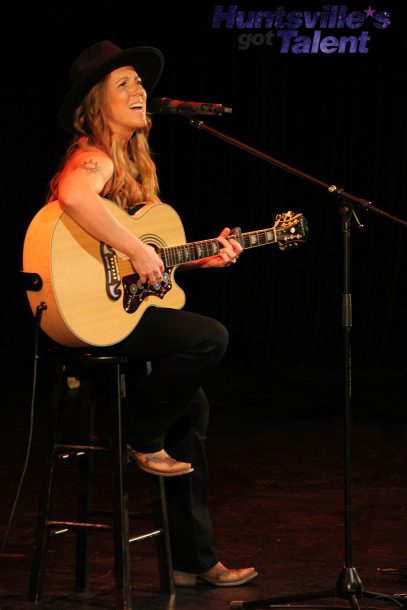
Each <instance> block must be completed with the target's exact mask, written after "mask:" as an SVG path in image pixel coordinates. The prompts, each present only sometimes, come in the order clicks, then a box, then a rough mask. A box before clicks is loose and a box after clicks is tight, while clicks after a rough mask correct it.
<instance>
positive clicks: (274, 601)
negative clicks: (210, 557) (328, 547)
mask: <svg viewBox="0 0 407 610" xmlns="http://www.w3.org/2000/svg"><path fill="white" fill-rule="evenodd" d="M329 597H338V598H340V599H346V600H348V602H349V604H350V606H351V608H352V610H360V606H359V602H358V600H359V599H361V598H368V599H375V600H382V601H385V602H388V603H391V604H395V605H396V606H397V607H398V608H407V599H406V600H404V599H402V598H400V599H398V598H397V597H395V596H393V595H386V594H384V593H375V592H373V591H364V590H363V586H362V581H361V580H360V578H359V576H358V574H357V572H356V569H355V568H343V569H342V570H341V573H340V575H339V578H338V581H337V583H336V588H335V589H326V590H325V591H314V592H313V593H296V594H293V595H285V596H281V597H269V598H268V599H257V600H254V601H251V602H244V601H233V602H231V604H230V608H231V609H232V610H238V609H242V608H244V609H246V610H257V609H259V608H274V607H275V606H280V605H285V604H287V605H289V604H291V602H299V601H307V600H314V599H326V598H329ZM327 607H328V606H327ZM293 608H295V607H293Z"/></svg>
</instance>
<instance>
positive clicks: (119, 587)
mask: <svg viewBox="0 0 407 610" xmlns="http://www.w3.org/2000/svg"><path fill="white" fill-rule="evenodd" d="M110 368H111V373H110V374H111V400H110V404H111V407H112V465H113V515H114V554H115V579H116V600H117V609H118V610H127V609H131V572H130V552H129V513H128V493H127V444H126V439H125V435H124V430H123V418H122V408H121V385H120V364H115V365H114V366H112V367H110Z"/></svg>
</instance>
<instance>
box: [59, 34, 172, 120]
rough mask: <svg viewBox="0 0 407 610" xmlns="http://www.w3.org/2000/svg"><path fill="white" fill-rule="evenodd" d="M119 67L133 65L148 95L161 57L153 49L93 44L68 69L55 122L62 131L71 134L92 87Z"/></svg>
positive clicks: (156, 75)
mask: <svg viewBox="0 0 407 610" xmlns="http://www.w3.org/2000/svg"><path fill="white" fill-rule="evenodd" d="M122 66H133V67H134V68H135V69H136V70H137V73H138V74H139V75H140V78H141V79H142V81H143V86H144V88H145V90H146V91H147V93H150V92H151V91H152V89H154V87H155V86H156V84H157V82H158V80H159V78H160V76H161V72H162V70H163V67H164V56H163V54H162V53H161V51H159V50H158V49H155V48H154V47H133V48H132V49H127V50H124V51H123V50H122V49H120V48H119V47H117V46H116V45H115V44H113V42H110V40H102V41H101V42H96V43H95V44H93V45H92V46H90V47H88V48H87V49H85V51H83V52H82V53H81V54H80V55H79V56H78V57H77V58H76V59H75V61H74V62H73V64H72V66H71V72H70V78H71V86H72V88H71V90H70V91H69V93H68V95H67V96H66V97H65V99H64V101H63V102H62V104H61V107H60V109H59V113H58V119H59V122H60V123H61V125H62V126H63V127H64V128H65V129H67V130H68V131H73V125H72V119H73V115H74V112H75V110H76V109H77V108H78V106H79V105H80V104H81V103H82V101H83V98H84V97H85V96H86V95H87V94H88V93H89V91H90V90H91V89H92V87H93V86H94V85H96V83H98V82H99V81H100V80H101V79H102V78H104V77H105V76H106V75H107V74H109V72H112V70H117V68H121V67H122Z"/></svg>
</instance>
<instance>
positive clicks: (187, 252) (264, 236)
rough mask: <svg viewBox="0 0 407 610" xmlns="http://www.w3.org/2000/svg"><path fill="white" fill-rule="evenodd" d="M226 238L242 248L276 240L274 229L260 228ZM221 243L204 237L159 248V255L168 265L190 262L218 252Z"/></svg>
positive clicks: (263, 244)
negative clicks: (236, 241) (203, 238)
mask: <svg viewBox="0 0 407 610" xmlns="http://www.w3.org/2000/svg"><path fill="white" fill-rule="evenodd" d="M227 239H237V240H238V241H239V243H240V244H241V246H242V247H243V249H244V250H247V249H249V248H255V247H256V246H266V245H267V244H271V243H273V242H275V241H276V231H275V230H274V229H262V230H260V231H250V232H248V233H240V234H239V235H237V236H235V235H231V236H229V237H228V238H227ZM221 247H222V246H221V244H220V243H219V242H218V240H217V239H206V240H204V241H195V242H191V243H189V244H183V245H181V246H171V247H169V248H161V249H160V250H159V253H160V256H161V257H162V258H163V260H164V261H165V264H166V265H167V266H168V267H173V266H174V265H182V264H183V263H190V262H193V261H197V260H200V259H203V258H208V257H210V256H216V255H217V254H219V250H220V249H221Z"/></svg>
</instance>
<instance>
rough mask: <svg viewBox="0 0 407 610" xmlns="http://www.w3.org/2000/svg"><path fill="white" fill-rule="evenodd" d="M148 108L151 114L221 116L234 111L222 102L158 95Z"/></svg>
mask: <svg viewBox="0 0 407 610" xmlns="http://www.w3.org/2000/svg"><path fill="white" fill-rule="evenodd" d="M147 110H148V112H150V113H151V114H182V115H184V116H187V117H192V116H194V115H196V114H209V115H214V116H221V115H222V114H230V113H231V112H232V109H231V108H226V107H225V106H222V104H207V103H204V102H181V101H180V100H172V99H170V98H169V97H157V98H155V99H152V100H150V102H149V104H148V107H147Z"/></svg>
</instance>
